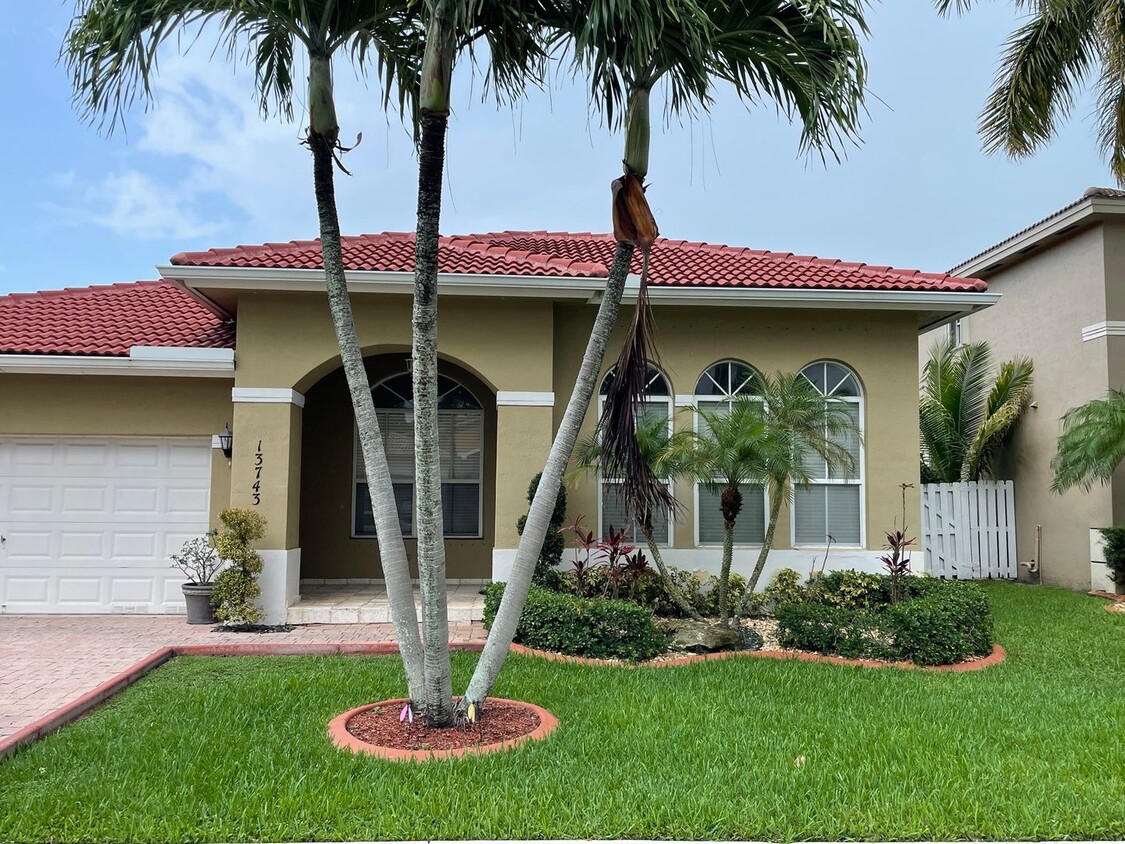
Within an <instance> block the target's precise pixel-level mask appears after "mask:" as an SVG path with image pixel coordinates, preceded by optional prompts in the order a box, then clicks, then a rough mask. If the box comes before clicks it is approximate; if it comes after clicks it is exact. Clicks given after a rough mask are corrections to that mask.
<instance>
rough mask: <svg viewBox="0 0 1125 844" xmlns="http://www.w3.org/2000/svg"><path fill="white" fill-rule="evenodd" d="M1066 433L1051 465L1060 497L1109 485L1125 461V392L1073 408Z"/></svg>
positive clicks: (1065, 425)
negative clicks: (1072, 491)
mask: <svg viewBox="0 0 1125 844" xmlns="http://www.w3.org/2000/svg"><path fill="white" fill-rule="evenodd" d="M1062 426H1063V432H1062V435H1061V436H1060V437H1059V439H1058V444H1057V450H1056V453H1055V457H1054V459H1053V460H1052V461H1051V469H1052V470H1053V471H1054V473H1055V480H1054V482H1053V483H1052V484H1051V489H1052V490H1053V491H1054V492H1057V493H1063V492H1066V491H1067V490H1068V489H1071V488H1072V487H1076V486H1077V487H1081V488H1082V489H1083V490H1085V491H1086V492H1089V491H1090V489H1091V487H1093V485H1094V482H1095V481H1098V482H1100V483H1103V484H1108V483H1109V482H1110V480H1112V478H1113V473H1114V472H1115V471H1116V469H1117V467H1118V466H1120V465H1121V461H1122V460H1125V391H1122V390H1109V391H1108V392H1107V393H1106V394H1105V397H1104V398H1100V399H1094V400H1093V401H1089V402H1087V403H1086V404H1083V405H1080V406H1078V407H1073V408H1071V409H1070V410H1068V411H1067V412H1066V414H1065V415H1064V416H1063V418H1062Z"/></svg>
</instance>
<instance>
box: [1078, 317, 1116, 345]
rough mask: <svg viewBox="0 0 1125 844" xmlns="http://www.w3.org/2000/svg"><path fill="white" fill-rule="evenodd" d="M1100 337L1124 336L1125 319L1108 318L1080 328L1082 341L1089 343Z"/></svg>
mask: <svg viewBox="0 0 1125 844" xmlns="http://www.w3.org/2000/svg"><path fill="white" fill-rule="evenodd" d="M1102 337H1125V320H1119V319H1110V320H1105V321H1103V322H1095V323H1094V324H1093V325H1087V326H1084V327H1083V328H1082V342H1084V343H1089V342H1090V341H1091V340H1098V339H1100V338H1102Z"/></svg>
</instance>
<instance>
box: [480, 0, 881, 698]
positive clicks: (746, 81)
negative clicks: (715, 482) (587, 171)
mask: <svg viewBox="0 0 1125 844" xmlns="http://www.w3.org/2000/svg"><path fill="white" fill-rule="evenodd" d="M560 23H561V26H558V27H557V30H558V31H559V33H560V35H559V37H558V42H559V43H561V44H567V45H572V48H573V58H574V61H575V64H576V67H577V68H579V69H584V70H585V71H586V72H587V74H588V78H589V84H590V90H591V95H592V99H593V101H594V102H596V103H598V104H599V105H600V106H601V107H602V109H603V111H604V113H605V116H606V119H607V123H608V124H609V125H610V126H611V127H616V126H618V125H623V126H624V135H625V137H624V156H623V160H622V165H623V173H622V175H621V176H620V177H619V178H617V179H615V180H614V182H613V218H614V234H615V236H616V238H617V241H618V242H617V249H616V251H615V252H614V256H613V263H612V265H611V267H610V271H609V278H608V279H607V281H606V289H605V292H604V293H603V294H602V300H601V303H600V305H599V307H598V313H597V316H596V317H595V320H594V325H593V328H592V329H591V332H590V339H589V342H588V343H587V346H586V351H585V354H584V356H583V359H582V366H581V368H580V370H579V373H578V378H577V380H576V381H575V384H574V388H573V390H572V392H571V396H570V400H569V401H568V403H567V407H566V411H565V413H564V415H563V419H562V422H561V423H560V425H559V429H558V431H557V433H556V435H555V440H554V442H553V443H552V445H551V450H550V453H549V455H548V457H547V463H546V466H545V468H544V470H543V477H542V480H541V481H540V483H539V488H538V490H537V491H536V494H535V498H534V499H533V501H532V504H531V509H530V510H529V512H528V518H527V524H526V526H525V528H524V533H523V536H522V537H520V542H519V546H518V548H517V550H516V558H515V561H514V562H513V566H512V572H511V575H510V576H509V579H508V584H507V586H506V588H505V590H504V598H503V600H502V601H501V604H500V608H499V610H498V612H497V614H496V618H495V620H494V621H493V625H492V629H491V631H490V632H489V636H488V641H487V642H486V643H485V647H484V652H483V653H482V654H481V658H480V660H479V661H478V662H477V667H476V670H475V671H474V672H473V677H472V679H471V680H470V682H469V686H468V689H467V690H466V692H465V698H466V699H467V700H471V701H475V702H480V701H483V700H484V698H485V697H486V696H487V695H488V692H489V691H490V690H491V689H492V685H493V684H494V683H495V682H496V678H497V676H499V673H500V669H501V667H502V666H503V664H504V660H505V659H506V658H507V654H508V648H509V646H510V645H511V642H512V639H513V637H514V636H515V631H516V625H517V624H518V622H519V617H520V614H521V612H522V611H523V605H524V602H525V601H526V600H527V592H528V589H529V588H530V587H531V578H532V576H533V575H534V573H535V561H536V559H538V556H539V549H540V548H541V547H542V545H543V538H544V537H545V536H546V533H547V527H548V524H549V521H550V516H551V511H552V508H553V507H554V502H555V497H556V496H557V495H558V490H559V486H560V485H561V483H562V478H563V473H564V472H565V471H566V466H567V463H568V462H569V460H570V456H571V453H572V452H573V450H574V446H575V443H576V442H577V441H578V432H579V430H580V428H581V426H582V420H583V419H584V418H585V416H586V413H587V411H588V409H589V407H590V399H591V397H592V396H593V394H594V389H595V387H596V385H597V379H598V374H599V373H600V371H601V366H602V360H603V358H604V356H605V347H606V342H607V340H608V337H609V333H610V331H611V330H612V328H613V325H614V323H615V322H616V319H617V314H618V310H619V308H620V303H621V296H622V294H623V293H624V290H625V280H626V278H627V276H628V273H629V269H630V266H631V263H632V259H633V252H634V249H635V248H639V249H640V250H641V251H642V253H643V254H644V257H645V260H644V265H645V267H647V256H648V250H649V249H650V248H651V246H652V243H653V241H654V240H655V238H656V234H657V229H656V222H655V220H654V219H653V218H652V214H651V212H650V211H649V209H648V204H647V202H646V201H645V197H644V190H643V183H644V180H645V178H646V177H647V175H648V162H649V145H650V137H651V120H650V116H649V100H650V95H651V91H652V89H653V87H654V86H655V85H656V84H657V83H658V82H660V81H664V82H666V83H667V88H668V93H669V99H668V102H667V112H668V113H669V114H670V115H674V114H693V113H695V112H696V111H697V110H700V109H702V110H706V109H707V108H709V107H710V105H711V102H712V91H713V87H714V83H715V82H716V81H721V82H727V83H729V84H730V85H732V86H733V88H734V90H735V91H736V92H737V93H738V94H739V96H740V97H741V98H742V99H743V100H744V101H746V102H750V103H755V102H771V101H772V102H773V103H774V105H775V106H776V107H777V108H778V109H779V110H780V111H782V112H784V113H785V114H786V115H787V116H789V117H790V118H791V119H796V120H799V121H800V124H801V130H802V132H801V147H802V149H803V150H817V151H820V152H821V154H822V155H823V154H824V153H826V152H828V153H833V154H835V153H834V150H835V149H836V147H837V144H839V143H840V142H841V141H843V140H846V139H852V138H854V137H855V136H856V133H857V132H858V128H859V122H860V117H861V115H862V113H863V95H864V90H865V83H866V63H865V61H864V58H863V52H862V49H861V47H860V42H859V38H860V34H862V33H866V31H867V27H866V23H865V21H864V17H863V8H862V0H741V2H737V3H728V2H726V0H699V2H696V1H695V0H636V2H628V3H622V2H620V0H573V2H572V3H571V4H570V6H569V14H567V15H565V16H564V19H563V20H562V21H560ZM622 110H624V119H623V120H622V119H621V115H622ZM647 314H648V312H647V309H646V307H645V299H644V296H643V295H642V296H641V297H639V300H638V304H637V309H636V312H635V316H634V321H633V330H632V331H631V332H630V334H631V337H630V340H629V341H628V342H627V343H626V350H627V351H628V350H633V351H634V353H633V354H632V356H631V359H630V356H629V354H625V355H623V359H621V360H619V362H618V371H619V373H621V377H619V378H617V379H615V381H619V382H622V383H626V382H628V383H631V384H632V385H633V387H632V389H634V390H635V389H637V388H638V385H640V384H643V381H644V375H643V373H646V372H647V360H644V358H646V357H647V356H648V350H647V348H646V345H647V337H648V332H646V331H644V329H645V328H647V327H648V321H647ZM638 350H639V352H638ZM638 373H641V374H640V375H638ZM630 398H631V399H632V400H631V401H621V400H620V399H617V400H615V401H614V402H613V406H615V407H616V408H617V417H616V419H614V421H613V424H612V431H613V433H611V434H609V437H608V438H607V439H606V440H604V441H603V445H604V446H605V448H606V449H607V452H611V453H613V454H614V462H615V463H616V465H617V466H622V467H623V468H625V469H626V470H627V471H626V472H625V474H624V477H625V478H626V480H627V481H628V484H627V485H631V486H632V488H633V489H634V491H637V490H638V488H639V494H637V495H633V496H631V498H633V499H640V500H643V501H647V502H649V505H647V506H646V505H645V504H643V503H642V504H641V506H639V507H636V509H635V511H636V512H650V511H651V512H659V508H660V507H661V506H665V505H666V504H667V499H666V498H665V496H666V492H667V491H666V487H665V486H664V484H663V483H662V482H661V481H660V479H659V478H658V477H656V476H654V475H653V474H652V473H651V471H650V470H649V469H648V467H647V464H646V463H645V461H644V457H643V455H641V454H639V453H638V451H637V450H636V449H635V448H632V446H631V440H632V437H633V432H634V430H635V425H634V421H635V419H636V414H635V413H634V412H633V411H634V410H635V408H636V401H637V400H638V397H637V394H633V395H632V396H630ZM610 429H611V426H603V432H606V431H609V430H610ZM621 455H625V456H626V460H627V463H625V464H623V463H622V461H621V460H620V459H619V458H620V456H621ZM638 480H639V481H640V483H639V484H638Z"/></svg>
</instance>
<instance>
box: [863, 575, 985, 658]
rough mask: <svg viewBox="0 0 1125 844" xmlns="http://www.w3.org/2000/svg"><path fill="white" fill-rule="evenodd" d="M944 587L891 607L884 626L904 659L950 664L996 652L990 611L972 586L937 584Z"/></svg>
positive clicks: (981, 595) (980, 594) (887, 611)
mask: <svg viewBox="0 0 1125 844" xmlns="http://www.w3.org/2000/svg"><path fill="white" fill-rule="evenodd" d="M936 582H937V583H943V582H944V583H945V588H943V589H940V590H934V591H932V593H931V594H929V595H924V596H921V597H917V598H912V599H910V600H906V601H901V602H899V603H897V604H893V605H892V606H889V607H887V610H886V612H885V613H884V615H883V619H882V627H883V631H884V633H885V634H886V636H887V637H888V638H889V639H890V642H891V647H892V650H893V651H894V653H895V655H896V656H898V657H899V658H900V659H908V660H910V661H911V662H915V663H917V664H918V665H947V664H949V663H951V662H960V661H962V660H964V659H968V658H969V657H971V656H986V655H988V654H989V653H991V651H992V612H991V608H990V607H989V604H988V597H987V596H986V595H985V594H984V591H983V590H982V589H981V588H980V587H979V586H977V585H976V584H974V583H965V582H962V581H936Z"/></svg>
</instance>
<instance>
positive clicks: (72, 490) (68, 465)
mask: <svg viewBox="0 0 1125 844" xmlns="http://www.w3.org/2000/svg"><path fill="white" fill-rule="evenodd" d="M210 470H211V448H210V442H209V441H207V440H204V439H202V438H200V439H195V440H168V439H164V440H160V439H145V438H137V439H127V438H107V439H100V440H94V439H91V440H81V439H75V438H71V439H65V438H64V439H56V440H49V439H47V438H44V439H42V440H37V439H35V438H30V437H28V438H10V439H8V440H4V439H2V438H0V533H3V534H4V536H5V537H6V540H7V541H6V542H5V543H4V545H3V546H2V547H0V612H90V613H97V612H101V613H105V612H183V596H182V594H181V592H180V584H181V583H182V582H183V580H184V578H183V575H182V574H181V573H180V572H179V571H177V570H175V569H173V568H171V565H170V561H169V559H168V557H169V555H170V554H172V553H175V552H176V551H178V550H179V549H180V547H181V546H182V545H183V543H184V542H186V541H187V540H189V539H192V538H194V537H197V536H200V535H202V534H203V533H205V532H206V530H207V527H208V518H209V512H210V485H211V484H210Z"/></svg>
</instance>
